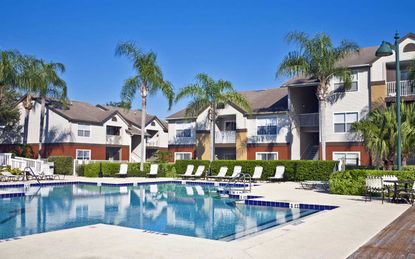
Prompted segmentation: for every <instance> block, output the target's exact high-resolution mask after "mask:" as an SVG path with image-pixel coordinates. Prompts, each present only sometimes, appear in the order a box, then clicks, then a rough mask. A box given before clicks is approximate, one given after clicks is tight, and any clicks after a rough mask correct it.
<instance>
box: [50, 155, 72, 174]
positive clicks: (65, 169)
mask: <svg viewBox="0 0 415 259" xmlns="http://www.w3.org/2000/svg"><path fill="white" fill-rule="evenodd" d="M48 162H53V163H54V164H55V173H56V174H65V175H71V174H73V159H72V157H70V156H50V157H49V158H48Z"/></svg>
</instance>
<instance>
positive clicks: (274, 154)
mask: <svg viewBox="0 0 415 259" xmlns="http://www.w3.org/2000/svg"><path fill="white" fill-rule="evenodd" d="M287 90H288V89H287V88H274V89H268V90H257V91H245V92H241V94H243V95H244V96H245V97H246V98H247V100H248V102H249V103H250V106H251V108H252V112H251V113H247V112H246V111H244V110H243V109H241V108H239V107H237V106H236V105H233V104H226V105H224V106H223V107H218V108H217V121H216V125H215V136H216V140H215V141H216V150H215V155H216V156H217V158H218V159H237V160H246V159H250V160H254V159H264V160H265V159H266V160H269V159H290V158H291V156H290V143H291V130H290V127H291V123H290V119H289V115H288V114H289V113H288V95H287ZM208 110H209V109H205V110H204V111H203V112H201V113H200V114H198V115H197V116H195V117H191V116H187V115H186V109H183V110H181V111H178V112H176V113H175V114H172V115H170V116H169V117H167V121H168V132H169V148H168V150H169V151H171V152H173V153H174V159H176V160H177V159H210V121H209V118H208Z"/></svg>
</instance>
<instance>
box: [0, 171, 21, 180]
mask: <svg viewBox="0 0 415 259" xmlns="http://www.w3.org/2000/svg"><path fill="white" fill-rule="evenodd" d="M20 179H21V177H20V176H18V175H14V174H12V173H10V172H7V171H3V172H1V181H6V182H8V181H19V180H20Z"/></svg>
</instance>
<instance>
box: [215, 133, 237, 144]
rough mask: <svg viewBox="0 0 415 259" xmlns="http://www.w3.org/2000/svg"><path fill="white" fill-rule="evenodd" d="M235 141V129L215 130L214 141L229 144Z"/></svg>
mask: <svg viewBox="0 0 415 259" xmlns="http://www.w3.org/2000/svg"><path fill="white" fill-rule="evenodd" d="M235 142H236V131H231V130H227V131H216V132H215V143H218V144H229V143H235Z"/></svg>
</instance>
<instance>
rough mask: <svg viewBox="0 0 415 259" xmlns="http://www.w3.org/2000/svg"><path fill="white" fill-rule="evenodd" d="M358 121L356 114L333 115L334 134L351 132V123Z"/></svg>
mask: <svg viewBox="0 0 415 259" xmlns="http://www.w3.org/2000/svg"><path fill="white" fill-rule="evenodd" d="M356 121H358V113H357V112H345V113H335V114H334V132H335V133H345V132H351V131H353V130H352V129H351V127H352V124H353V122H356Z"/></svg>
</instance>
